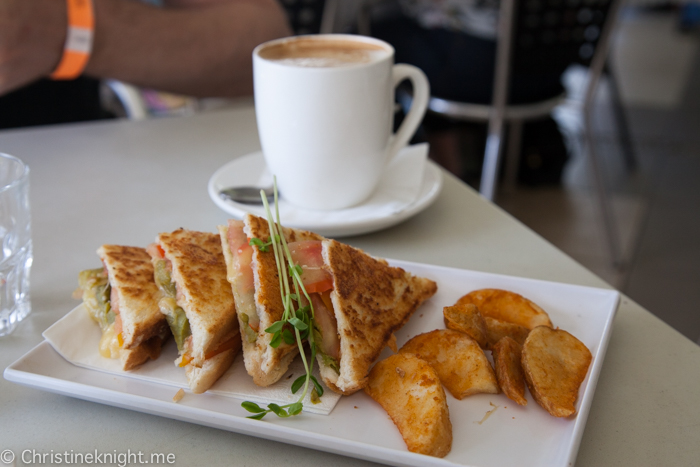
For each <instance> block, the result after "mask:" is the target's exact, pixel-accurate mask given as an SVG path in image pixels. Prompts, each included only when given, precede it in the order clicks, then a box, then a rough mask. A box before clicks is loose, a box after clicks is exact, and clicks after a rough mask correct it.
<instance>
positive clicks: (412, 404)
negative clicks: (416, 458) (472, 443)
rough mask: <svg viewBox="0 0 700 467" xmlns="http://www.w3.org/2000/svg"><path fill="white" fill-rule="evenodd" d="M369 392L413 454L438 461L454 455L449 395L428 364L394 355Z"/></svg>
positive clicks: (378, 369)
mask: <svg viewBox="0 0 700 467" xmlns="http://www.w3.org/2000/svg"><path fill="white" fill-rule="evenodd" d="M365 392H366V393H367V394H368V395H369V396H370V397H371V398H372V399H374V400H375V401H377V402H378V403H379V404H380V405H381V406H382V407H383V408H384V410H386V412H387V413H388V414H389V416H390V417H391V419H392V420H393V421H394V423H395V424H396V426H397V427H398V428H399V431H400V432H401V436H402V437H403V439H404V441H405V442H406V446H407V447H408V450H409V451H411V452H417V453H419V454H427V455H429V456H435V457H445V456H446V455H447V453H449V452H450V450H451V449H452V423H451V422H450V413H449V410H448V409H447V401H446V400H445V391H443V389H442V385H441V384H440V380H439V379H438V376H437V374H436V373H435V370H434V369H433V368H432V367H431V366H430V365H428V363H427V362H425V361H424V360H421V359H420V358H418V357H417V356H415V355H413V354H409V353H399V354H396V355H392V356H391V357H389V358H387V359H386V360H382V361H381V362H378V363H377V364H376V365H374V367H373V368H372V371H370V373H369V382H368V383H367V386H366V387H365Z"/></svg>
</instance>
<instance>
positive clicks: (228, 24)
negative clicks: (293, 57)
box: [0, 0, 291, 97]
mask: <svg viewBox="0 0 700 467" xmlns="http://www.w3.org/2000/svg"><path fill="white" fill-rule="evenodd" d="M15 3H17V5H14V4H15ZM9 4H13V5H11V6H9ZM0 5H2V6H0V94H2V93H4V92H6V91H7V90H9V89H12V88H15V87H18V86H19V85H22V84H25V83H27V82H30V81H32V80H34V79H37V78H39V77H42V76H47V75H48V74H49V73H51V71H53V69H54V68H55V66H56V65H57V64H58V61H59V60H60V56H61V53H62V49H63V42H64V41H65V35H66V13H65V3H64V2H63V1H62V0H32V1H28V0H3V2H0ZM27 5H34V6H35V8H34V11H32V8H31V7H28V6H27ZM59 5H60V6H62V8H58V7H57V6H59ZM94 5H95V36H94V43H93V52H92V55H91V57H90V61H89V62H88V64H87V67H86V69H85V74H87V75H89V76H93V77H97V78H113V79H118V80H121V81H125V82H128V83H131V84H135V85H137V86H144V87H151V88H156V89H160V90H163V91H170V92H175V93H181V94H187V95H192V96H200V97H205V96H220V97H227V96H228V97H231V96H237V95H245V94H250V93H251V92H252V60H251V52H252V50H253V48H254V47H255V46H256V45H258V44H259V43H261V42H264V41H267V40H270V39H274V38H276V37H282V36H284V35H289V34H290V33H291V32H290V30H289V26H288V25H287V21H286V18H285V15H284V12H283V10H282V8H281V7H280V6H279V5H278V4H277V2H276V0H170V1H166V5H167V7H165V8H156V7H153V6H149V5H146V4H142V3H140V2H137V1H133V0H94ZM44 7H46V9H45V10H42V9H43V8H44ZM12 8H14V12H13V13H14V15H15V16H14V18H15V19H16V22H17V23H20V22H21V23H23V24H24V30H22V28H21V27H20V25H17V27H13V29H16V30H18V31H17V32H16V33H15V34H9V33H3V32H2V31H3V29H2V27H3V26H9V25H11V24H12V21H10V20H9V19H8V18H3V14H9V13H11V12H10V11H8V10H11V9H12ZM39 10H42V11H41V13H42V18H41V19H42V20H44V22H43V23H42V22H41V21H38V20H37V18H36V14H37V13H39ZM20 18H25V20H24V21H20ZM34 24H36V25H41V27H40V26H36V27H32V25H34ZM59 31H60V32H59ZM58 35H60V37H57V36H58ZM7 36H11V40H9V41H8V40H6V39H7ZM11 42H14V44H15V45H19V44H21V43H28V44H29V45H30V46H27V47H22V50H17V51H16V53H11V51H12V47H10V46H9V45H10V44H9V43H11ZM10 58H11V59H12V60H10Z"/></svg>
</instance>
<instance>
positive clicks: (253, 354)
mask: <svg viewBox="0 0 700 467" xmlns="http://www.w3.org/2000/svg"><path fill="white" fill-rule="evenodd" d="M244 223H245V227H244V232H245V234H246V235H247V236H248V238H259V239H261V240H263V241H265V242H266V241H268V240H269V238H270V229H269V226H268V224H267V220H265V219H263V218H261V217H257V216H253V215H250V214H248V215H246V216H245V218H244ZM283 233H284V237H285V239H286V240H287V242H288V243H291V242H299V241H307V240H323V237H321V236H320V235H317V234H315V233H313V232H307V231H304V230H298V229H290V228H284V229H283ZM251 267H252V268H253V276H254V278H255V305H256V308H257V312H258V316H259V318H260V326H259V331H258V338H257V340H256V342H255V343H254V347H252V346H246V345H244V348H243V356H244V361H245V364H246V370H247V371H248V373H249V374H250V375H251V376H253V381H254V382H255V384H257V385H259V386H269V385H270V384H273V383H275V382H276V381H278V380H279V378H281V377H282V376H283V375H284V373H285V372H286V371H287V368H288V367H289V364H290V363H291V362H292V360H294V356H296V355H297V354H298V353H299V348H298V346H297V345H296V344H293V345H287V344H285V343H282V344H280V346H279V347H277V348H273V347H270V341H271V340H272V334H270V333H267V332H265V329H267V328H268V327H270V326H272V324H273V323H275V322H276V321H279V320H280V319H282V314H283V313H284V305H283V304H282V296H281V294H280V282H279V275H278V273H277V264H276V262H275V254H274V252H273V250H272V247H270V248H269V249H268V251H266V252H263V251H260V248H259V247H258V246H255V245H254V246H253V258H252V261H251Z"/></svg>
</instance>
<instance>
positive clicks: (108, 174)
mask: <svg viewBox="0 0 700 467" xmlns="http://www.w3.org/2000/svg"><path fill="white" fill-rule="evenodd" d="M258 149H259V143H258V138H257V130H256V126H255V119H254V113H253V111H252V109H250V108H242V109H238V110H233V111H222V112H215V113H210V114H203V115H198V116H195V117H190V118H175V119H161V120H151V121H146V122H140V123H134V122H129V121H117V122H101V123H91V124H80V125H67V126H57V127H49V128H40V129H26V130H16V131H5V132H0V151H2V152H7V153H10V154H13V155H16V156H18V157H20V158H22V159H23V160H24V161H26V162H27V163H28V164H29V166H30V167H31V171H32V172H31V202H32V210H33V212H32V217H33V229H34V230H33V238H34V253H35V261H34V267H33V270H32V307H33V312H32V314H31V316H30V317H29V318H28V319H27V320H26V321H25V322H24V323H22V324H21V325H20V326H19V328H18V329H17V330H16V331H15V333H14V334H12V335H11V336H10V337H6V338H2V339H0V368H5V367H6V366H8V365H9V364H10V363H12V362H13V361H15V360H16V359H17V358H19V357H20V356H21V355H23V354H24V353H26V352H27V351H29V350H30V349H31V348H32V347H33V346H35V345H36V344H38V343H39V342H40V341H41V340H42V338H41V332H42V331H43V330H44V329H46V328H47V327H48V326H49V325H51V324H52V323H54V322H55V321H56V320H57V319H59V318H60V317H61V316H63V315H64V314H65V313H66V312H67V311H68V310H70V309H72V308H73V307H74V306H75V305H76V304H77V302H76V301H75V300H73V299H71V292H72V291H73V289H74V288H75V287H76V276H77V273H78V271H79V270H81V269H84V268H87V267H94V265H95V263H96V261H97V256H96V254H95V250H96V249H97V247H98V246H99V245H101V244H103V243H122V244H133V245H146V244H147V243H149V242H151V241H152V240H153V238H154V236H155V234H156V233H158V232H162V231H168V230H174V229H176V228H178V227H181V226H183V227H187V228H191V229H201V230H208V231H213V230H214V227H215V226H216V225H217V224H219V223H222V222H223V221H225V220H226V219H227V215H226V214H225V213H224V212H222V211H220V210H219V209H218V208H216V207H215V206H214V204H213V203H212V202H211V201H210V200H209V198H208V195H207V191H206V186H207V181H208V179H209V177H210V175H211V174H212V173H213V172H214V171H215V170H216V169H217V168H219V167H220V166H222V165H223V164H224V163H226V162H228V161H229V160H231V159H232V158H233V157H237V156H241V155H244V154H247V153H249V152H251V151H255V150H258ZM445 177H446V180H445V187H444V190H443V193H442V194H441V196H440V197H439V199H438V200H437V202H436V203H435V204H434V205H433V206H432V207H430V208H429V209H428V210H427V211H425V212H423V213H422V214H420V215H418V216H416V217H415V218H413V219H411V220H409V221H407V222H405V223H403V224H400V225H398V226H396V227H394V228H392V229H389V230H386V231H383V232H378V233H375V234H371V235H366V236H360V237H354V238H350V239H346V240H345V241H347V242H348V243H350V244H352V245H354V246H357V247H360V248H363V249H365V250H366V251H368V252H369V253H371V254H375V255H377V256H384V257H389V258H396V259H404V260H410V261H418V262H424V263H431V264H437V265H443V266H452V267H458V268H466V269H474V270H480V271H488V272H495V273H502V274H510V275H516V276H525V277H531V278H537V279H544V280H550V281H559V282H566V283H571V284H580V285H590V286H598V287H607V286H606V284H605V283H604V282H602V281H601V280H600V279H599V278H597V277H596V276H594V275H593V274H592V273H590V272H589V271H587V270H586V269H585V268H583V267H582V266H581V265H579V264H577V263H576V262H574V261H573V260H572V259H570V258H568V257H567V256H566V255H565V254H563V253H562V252H560V251H559V250H557V249H556V248H555V247H553V246H552V245H550V244H549V243H547V242H546V241H545V240H544V239H542V238H541V237H539V236H538V235H537V234H535V233H534V232H532V231H530V230H529V229H528V228H526V227H525V226H523V225H522V224H520V223H519V222H518V221H517V220H515V219H513V218H512V217H510V216H509V215H508V214H506V213H504V212H503V211H501V210H500V209H499V208H497V207H495V206H494V205H492V204H490V203H488V202H486V201H484V200H483V199H482V198H480V197H479V196H478V195H477V194H476V193H475V192H474V191H473V190H472V189H470V188H469V187H467V186H466V185H464V184H463V183H461V182H460V181H458V180H457V179H455V178H453V177H451V176H449V175H447V174H446V175H445ZM659 293H664V291H663V290H659ZM0 427H2V428H0V451H1V450H3V449H12V450H14V451H15V453H18V452H21V451H22V450H24V449H36V450H37V451H41V452H50V451H51V450H52V449H53V450H54V451H56V452H63V451H66V450H73V451H75V452H90V451H92V450H94V449H98V450H99V451H102V452H112V451H114V450H116V451H118V452H121V451H126V450H127V449H131V451H132V452H134V451H137V450H141V451H143V452H146V453H150V452H162V453H174V454H175V455H176V459H177V465H246V466H265V467H269V466H270V465H276V464H280V465H299V466H301V465H304V466H308V465H323V464H326V465H337V466H343V465H366V464H367V462H363V461H358V460H355V459H351V458H346V457H341V456H337V455H333V454H327V453H323V452H319V451H312V450H308V449H304V448H298V447H293V446H289V445H285V444H280V443H275V442H271V441H266V440H262V439H257V438H252V437H248V436H244V435H239V434H235V433H230V432H226V431H220V430H216V429H212V428H207V427H202V426H198V425H193V424H189V423H185V422H179V421H174V420H170V419H166V418H161V417H157V416H151V415H146V414H142V413H138V412H133V411H129V410H123V409H118V408H113V407H109V406H105V405H100V404H95V403H90V402H85V401H82V400H78V399H73V398H70V397H64V396H59V395H55V394H52V393H48V392H43V391H39V390H35V389H28V388H25V387H22V386H19V385H16V384H13V383H10V382H7V381H5V380H1V381H0ZM699 459H700V348H699V347H698V346H696V345H695V344H693V343H692V342H690V341H689V340H687V339H686V338H685V337H683V336H682V335H681V334H679V333H678V332H676V331H674V330H673V329H671V328H670V327H669V326H667V325H666V324H664V323H662V322H661V321H659V320H658V319H657V318H655V317H654V316H653V315H651V314H650V313H649V312H648V311H646V310H644V309H643V308H641V307H640V306H639V305H637V304H635V303H634V302H633V301H632V300H630V299H629V298H626V297H623V299H622V301H621V305H620V308H619V311H618V314H617V318H616V319H615V327H614V331H613V335H612V339H611V341H610V346H609V349H608V352H607V356H606V359H605V364H604V366H603V371H602V374H601V377H600V381H599V383H598V387H597V390H596V395H595V399H594V401H593V406H592V408H591V412H590V415H589V418H588V423H587V427H586V430H585V433H584V436H583V440H582V443H581V447H580V450H579V455H578V460H577V465H579V466H603V465H611V466H612V465H634V466H660V465H698V462H700V461H699ZM17 465H23V464H22V463H21V462H18V463H17Z"/></svg>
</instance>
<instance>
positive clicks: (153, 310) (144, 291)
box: [97, 245, 168, 367]
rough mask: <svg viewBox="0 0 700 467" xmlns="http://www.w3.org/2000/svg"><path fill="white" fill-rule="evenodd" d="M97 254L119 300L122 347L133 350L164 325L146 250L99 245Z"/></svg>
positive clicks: (165, 326)
mask: <svg viewBox="0 0 700 467" xmlns="http://www.w3.org/2000/svg"><path fill="white" fill-rule="evenodd" d="M97 254H98V255H99V256H100V259H101V260H102V262H103V264H104V265H105V267H106V268H107V274H108V276H109V283H110V284H111V286H112V288H113V289H114V290H115V291H116V293H117V296H118V298H119V310H120V315H121V320H122V339H124V344H123V348H124V349H134V348H136V347H138V346H139V345H140V344H141V343H142V342H145V341H147V340H149V339H151V338H152V337H154V336H159V335H162V334H164V333H166V331H167V329H168V323H167V321H166V320H165V316H163V315H162V314H161V312H160V310H159V309H158V298H159V296H160V292H159V290H158V286H156V283H155V281H154V280H153V265H152V264H151V256H150V255H149V254H148V253H147V252H146V250H145V249H144V248H139V247H134V246H121V245H102V246H101V247H100V248H99V249H98V250H97ZM166 335H167V333H166ZM159 351H160V347H159ZM143 361H145V359H144V360H143ZM132 367H133V366H132Z"/></svg>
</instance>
